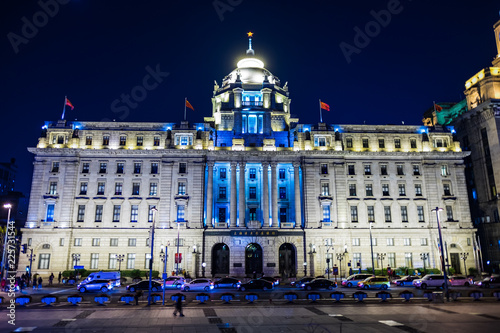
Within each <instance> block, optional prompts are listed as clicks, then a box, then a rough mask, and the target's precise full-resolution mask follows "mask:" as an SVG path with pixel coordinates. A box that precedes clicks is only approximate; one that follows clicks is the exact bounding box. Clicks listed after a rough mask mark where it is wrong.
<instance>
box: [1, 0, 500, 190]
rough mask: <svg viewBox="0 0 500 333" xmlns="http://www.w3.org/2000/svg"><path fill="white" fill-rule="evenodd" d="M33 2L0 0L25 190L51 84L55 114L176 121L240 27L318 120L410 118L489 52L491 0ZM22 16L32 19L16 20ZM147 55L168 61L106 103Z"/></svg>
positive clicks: (198, 98)
mask: <svg viewBox="0 0 500 333" xmlns="http://www.w3.org/2000/svg"><path fill="white" fill-rule="evenodd" d="M41 2H42V3H47V4H52V5H51V6H48V7H47V8H49V10H52V11H53V12H55V7H54V5H53V3H58V11H57V13H52V14H53V15H52V16H53V17H51V16H50V15H45V14H43V13H41V11H42V10H43V9H42V6H41V5H40V3H39V2H37V1H20V0H5V1H2V2H1V4H0V13H1V14H0V29H1V35H2V41H1V44H0V47H1V53H0V54H1V55H2V61H0V69H1V71H0V73H1V82H2V89H1V90H0V108H1V110H2V116H3V119H2V122H1V130H0V139H1V140H2V141H1V142H4V145H3V146H2V150H1V160H2V161H8V160H9V159H10V158H11V157H15V158H16V159H17V161H18V164H19V167H20V174H19V176H18V185H17V190H21V191H25V192H28V190H29V187H30V184H31V169H32V163H31V162H32V156H30V154H29V153H28V152H27V151H26V147H33V146H35V145H36V143H37V138H38V136H39V134H40V129H41V126H42V125H43V122H44V121H45V120H57V119H58V118H59V117H60V116H61V112H62V106H63V102H64V96H65V95H68V98H69V99H70V100H71V102H72V103H73V104H74V106H75V109H74V110H73V111H70V110H68V111H67V113H66V119H69V120H73V119H75V118H77V119H78V120H102V119H116V120H117V121H118V120H123V121H173V122H179V121H181V120H182V117H183V112H184V104H183V103H184V97H188V100H189V101H190V102H191V104H192V105H193V106H194V108H195V110H196V111H194V112H193V111H189V110H188V120H190V121H192V122H202V121H203V117H205V116H209V115H210V114H211V100H210V98H211V96H212V89H213V81H214V80H217V81H218V82H219V84H220V82H221V79H222V78H223V77H224V76H225V75H227V74H228V73H229V72H230V71H231V70H233V69H234V68H235V67H236V62H237V60H238V59H239V58H240V57H242V56H243V55H244V52H245V50H246V48H247V38H246V32H248V31H253V32H254V38H253V46H254V49H255V51H256V56H258V57H260V58H261V59H262V60H263V61H264V63H265V65H266V68H267V69H269V70H270V71H271V72H272V73H273V74H275V75H276V76H278V77H279V78H280V79H281V82H282V83H284V82H286V81H288V86H289V89H290V96H291V98H292V104H291V111H292V113H293V114H296V115H297V117H299V118H300V120H301V122H303V123H314V122H318V120H319V112H318V99H319V98H321V99H322V100H323V101H324V102H326V103H328V104H330V106H331V109H332V111H331V112H329V113H326V112H324V114H323V119H324V121H325V122H328V123H336V124H356V123H363V122H366V124H390V123H392V124H400V123H401V121H404V122H405V123H406V124H421V118H422V113H423V112H424V111H425V110H426V109H427V108H429V107H430V106H431V105H432V101H433V100H436V101H458V100H459V99H461V98H462V96H463V90H464V83H465V81H466V80H467V79H468V78H469V77H471V76H472V75H473V74H475V73H476V72H477V71H479V70H480V69H482V68H483V67H487V66H489V65H491V60H492V59H493V57H494V56H495V55H496V48H495V41H494V35H493V29H492V25H493V24H494V23H495V22H496V21H497V20H498V19H499V14H498V13H499V9H500V4H499V3H498V1H476V2H474V3H473V4H472V3H471V2H470V1H456V0H455V1H451V0H442V1H441V0H440V1H439V2H438V1H431V0H413V1H410V0H402V1H400V2H399V4H398V2H397V1H394V0H391V1H387V0H371V1H352V2H351V1H306V2H304V1H250V0H219V1H213V0H212V1H211V0H206V1H152V0H143V1H126V0H122V1H114V0H113V1H97V0H73V1H69V0H59V2H56V0H42V1H41ZM60 2H61V3H66V2H69V3H67V4H60ZM214 4H215V5H217V6H218V10H216V8H215V6H214ZM388 7H389V8H390V9H391V10H392V11H393V14H391V17H390V22H388V23H387V24H384V25H385V27H382V26H380V25H379V26H377V25H373V24H372V23H370V22H371V21H374V17H373V15H372V14H371V12H372V11H375V12H380V11H381V10H387V9H388ZM385 19H386V21H388V20H387V17H385ZM26 22H28V24H27V23H26ZM34 22H35V23H37V24H38V26H39V27H36V26H35V27H36V28H37V30H38V31H37V32H36V33H35V32H34V31H29V29H28V28H27V26H28V25H30V24H33V23H34ZM367 24H368V27H369V28H371V29H372V30H370V31H371V34H372V36H373V37H370V41H369V43H368V42H367V41H364V42H365V44H367V45H361V46H362V47H359V48H358V50H357V51H356V52H357V53H353V54H352V55H351V57H350V63H348V62H347V61H346V57H345V56H344V54H343V52H342V50H341V48H340V46H339V45H340V44H341V43H342V42H344V43H347V44H349V45H352V46H355V44H354V39H355V34H356V33H355V30H354V28H355V27H358V28H360V29H361V30H365V28H366V27H367ZM25 25H26V27H24V26H25ZM23 27H24V35H25V36H23ZM377 27H379V28H380V29H377ZM377 30H378V31H377ZM30 34H31V35H30ZM23 38H24V39H23ZM344 45H345V44H344ZM358 46H359V43H358ZM147 66H149V67H150V68H152V69H155V68H157V66H158V67H159V70H160V71H161V72H164V73H167V72H168V73H169V74H168V76H166V74H164V77H161V82H160V83H159V84H158V85H157V86H156V87H155V88H154V89H151V90H150V91H147V96H145V98H144V100H142V101H141V102H140V103H137V106H135V107H134V108H129V110H130V112H129V114H128V115H126V116H125V114H124V112H114V111H113V110H115V111H117V109H116V107H118V106H123V104H122V103H121V102H120V104H116V105H115V109H113V101H115V100H116V99H118V100H119V99H120V96H121V95H122V94H130V92H131V91H132V90H133V89H134V88H136V87H137V86H142V85H143V79H144V77H145V76H146V75H147V74H148V70H146V67H147ZM136 89H137V88H136Z"/></svg>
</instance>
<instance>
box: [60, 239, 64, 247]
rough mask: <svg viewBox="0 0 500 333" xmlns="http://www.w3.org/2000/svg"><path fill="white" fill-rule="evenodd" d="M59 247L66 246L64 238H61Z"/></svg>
mask: <svg viewBox="0 0 500 333" xmlns="http://www.w3.org/2000/svg"><path fill="white" fill-rule="evenodd" d="M59 246H64V238H59Z"/></svg>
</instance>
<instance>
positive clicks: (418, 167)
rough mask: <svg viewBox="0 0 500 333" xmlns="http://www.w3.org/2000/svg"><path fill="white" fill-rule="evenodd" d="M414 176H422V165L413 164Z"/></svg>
mask: <svg viewBox="0 0 500 333" xmlns="http://www.w3.org/2000/svg"><path fill="white" fill-rule="evenodd" d="M413 175H414V176H420V165H418V164H413Z"/></svg>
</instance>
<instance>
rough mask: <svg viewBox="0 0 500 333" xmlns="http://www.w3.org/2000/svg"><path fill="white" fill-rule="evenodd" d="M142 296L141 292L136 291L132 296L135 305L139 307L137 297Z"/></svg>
mask: <svg viewBox="0 0 500 333" xmlns="http://www.w3.org/2000/svg"><path fill="white" fill-rule="evenodd" d="M141 296H142V290H137V291H136V292H135V295H134V299H135V305H139V297H141Z"/></svg>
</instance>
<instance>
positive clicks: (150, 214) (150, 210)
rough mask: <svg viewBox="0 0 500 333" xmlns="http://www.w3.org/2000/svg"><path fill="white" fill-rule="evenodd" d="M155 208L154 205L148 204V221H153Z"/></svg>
mask: <svg viewBox="0 0 500 333" xmlns="http://www.w3.org/2000/svg"><path fill="white" fill-rule="evenodd" d="M155 209H156V206H155V205H149V206H148V222H153V219H154V214H155Z"/></svg>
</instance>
